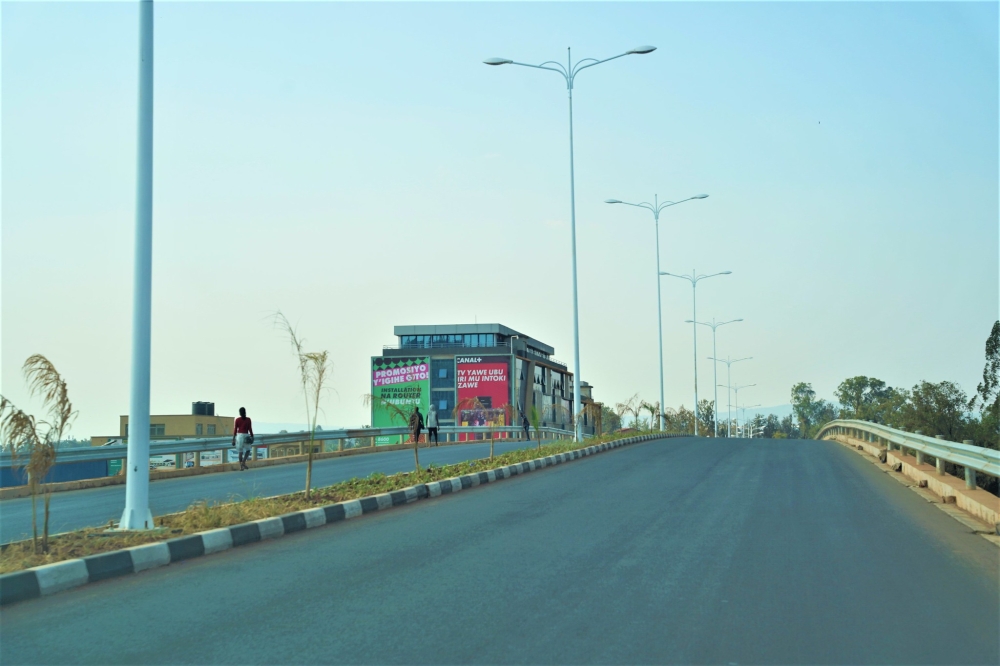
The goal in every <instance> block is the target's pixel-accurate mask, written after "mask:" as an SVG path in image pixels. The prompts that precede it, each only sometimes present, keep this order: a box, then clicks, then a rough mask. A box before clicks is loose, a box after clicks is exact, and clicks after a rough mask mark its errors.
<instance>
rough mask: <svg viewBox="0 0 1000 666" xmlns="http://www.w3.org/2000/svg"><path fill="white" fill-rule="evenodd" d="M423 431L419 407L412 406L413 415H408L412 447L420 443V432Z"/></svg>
mask: <svg viewBox="0 0 1000 666" xmlns="http://www.w3.org/2000/svg"><path fill="white" fill-rule="evenodd" d="M423 429H424V415H423V414H421V413H420V407H419V406H417V405H414V406H413V413H412V414H410V434H411V435H412V436H413V444H414V446H416V445H418V444H419V443H420V431H421V430H423Z"/></svg>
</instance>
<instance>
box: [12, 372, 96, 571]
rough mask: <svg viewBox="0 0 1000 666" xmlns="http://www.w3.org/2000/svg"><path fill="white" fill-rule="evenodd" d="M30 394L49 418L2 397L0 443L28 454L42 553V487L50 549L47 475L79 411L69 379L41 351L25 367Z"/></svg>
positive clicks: (15, 454) (34, 530) (34, 527)
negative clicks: (39, 502)
mask: <svg viewBox="0 0 1000 666" xmlns="http://www.w3.org/2000/svg"><path fill="white" fill-rule="evenodd" d="M21 370H22V372H24V378H25V381H27V383H28V390H29V394H30V395H31V396H32V397H34V396H40V397H41V398H42V405H43V407H44V408H45V409H46V411H47V412H48V419H47V420H37V419H36V418H35V417H34V416H32V415H30V414H27V413H26V412H24V411H23V410H21V409H19V408H18V407H17V406H16V405H14V403H12V402H11V401H10V400H8V399H7V398H5V397H3V396H0V446H2V447H3V448H6V449H8V450H9V451H10V454H11V459H12V460H18V458H20V456H27V460H26V461H25V462H24V463H23V464H22V466H23V468H24V469H25V470H26V471H27V472H28V489H29V491H30V492H31V543H32V547H33V549H34V551H35V552H36V553H37V552H38V550H39V549H38V518H37V509H36V501H37V497H38V490H39V488H41V489H42V491H43V493H44V505H45V518H44V523H43V528H42V546H41V550H42V552H45V553H47V552H48V551H49V504H50V502H51V501H52V490H51V486H46V485H45V484H44V483H43V482H44V481H45V475H46V474H48V473H49V470H51V469H52V466H53V465H55V463H56V444H57V443H58V442H60V441H62V438H63V435H64V434H65V433H66V431H67V430H69V428H70V424H71V423H72V421H73V419H75V418H76V414H77V413H76V412H75V411H74V410H73V404H72V403H71V402H70V400H69V391H68V389H67V388H66V380H64V379H63V378H62V375H60V374H59V372H58V371H57V370H56V368H55V366H54V365H52V363H51V362H50V361H49V360H48V359H47V358H45V357H44V356H42V355H41V354H34V355H32V356H29V357H28V359H27V360H25V362H24V365H23V366H22V367H21Z"/></svg>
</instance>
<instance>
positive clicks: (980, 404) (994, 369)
mask: <svg viewBox="0 0 1000 666" xmlns="http://www.w3.org/2000/svg"><path fill="white" fill-rule="evenodd" d="M969 408H970V409H976V408H978V409H979V410H980V412H981V414H980V417H979V420H978V422H977V423H976V424H975V427H974V428H973V439H974V440H975V441H976V444H978V445H979V446H984V447H988V448H991V449H997V448H1000V321H996V322H994V324H993V330H992V331H990V336H989V337H988V338H986V365H985V367H984V368H983V381H981V382H980V383H979V386H977V387H976V394H975V395H974V396H972V399H971V400H969Z"/></svg>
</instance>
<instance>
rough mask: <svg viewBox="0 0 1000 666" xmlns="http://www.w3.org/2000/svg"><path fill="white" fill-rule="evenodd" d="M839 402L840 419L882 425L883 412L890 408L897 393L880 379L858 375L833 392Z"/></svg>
mask: <svg viewBox="0 0 1000 666" xmlns="http://www.w3.org/2000/svg"><path fill="white" fill-rule="evenodd" d="M833 394H834V396H836V398H837V401H838V402H840V405H841V411H840V417H841V418H845V419H861V420H864V421H874V422H876V423H884V422H885V415H884V414H883V412H884V411H885V409H886V408H888V407H890V406H891V404H892V400H893V398H895V397H896V396H897V391H896V390H895V389H894V388H892V387H891V386H887V385H886V383H885V382H884V381H882V380H881V379H876V378H875V377H865V376H864V375H858V376H857V377H851V378H849V379H845V380H844V381H842V382H840V385H839V386H838V387H837V390H836V391H834V393H833Z"/></svg>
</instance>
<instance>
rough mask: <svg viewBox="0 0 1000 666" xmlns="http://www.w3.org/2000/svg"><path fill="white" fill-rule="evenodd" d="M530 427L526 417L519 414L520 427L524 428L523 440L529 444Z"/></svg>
mask: <svg viewBox="0 0 1000 666" xmlns="http://www.w3.org/2000/svg"><path fill="white" fill-rule="evenodd" d="M530 425H531V424H530V423H528V417H527V416H525V415H524V414H521V427H522V428H524V438H525V439H526V440H528V441H529V442H530V441H531V432H530V431H529V430H528V428H529V426H530Z"/></svg>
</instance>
